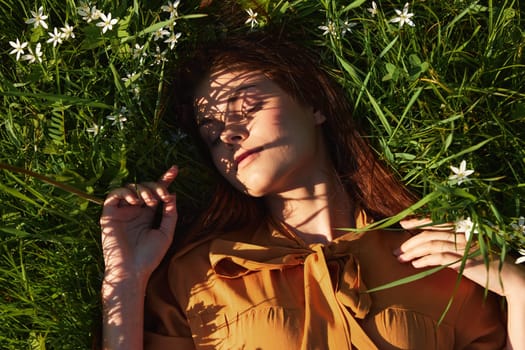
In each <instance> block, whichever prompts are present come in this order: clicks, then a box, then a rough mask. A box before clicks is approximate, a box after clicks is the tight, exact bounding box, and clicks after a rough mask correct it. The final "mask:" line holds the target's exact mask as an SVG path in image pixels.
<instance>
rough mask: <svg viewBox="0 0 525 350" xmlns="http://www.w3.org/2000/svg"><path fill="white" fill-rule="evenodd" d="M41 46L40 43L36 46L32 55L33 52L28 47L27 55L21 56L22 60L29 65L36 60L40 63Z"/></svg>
mask: <svg viewBox="0 0 525 350" xmlns="http://www.w3.org/2000/svg"><path fill="white" fill-rule="evenodd" d="M41 48H42V45H41V44H40V43H38V44H36V47H35V52H34V53H33V50H31V48H30V47H29V48H28V49H29V53H28V54H27V55H24V56H22V59H23V60H26V61H29V63H35V61H36V60H38V62H40V63H42V51H41Z"/></svg>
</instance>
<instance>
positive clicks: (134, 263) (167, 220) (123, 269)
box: [100, 166, 178, 284]
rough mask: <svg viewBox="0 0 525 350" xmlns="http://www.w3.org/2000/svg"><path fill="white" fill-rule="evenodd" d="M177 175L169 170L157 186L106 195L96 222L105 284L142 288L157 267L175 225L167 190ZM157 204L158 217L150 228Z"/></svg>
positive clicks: (174, 211) (172, 196)
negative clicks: (131, 283)
mask: <svg viewBox="0 0 525 350" xmlns="http://www.w3.org/2000/svg"><path fill="white" fill-rule="evenodd" d="M177 173H178V169H177V167H175V166H173V167H171V168H170V169H168V170H167V171H166V173H165V174H164V175H162V176H161V178H160V180H159V181H157V182H147V183H143V184H139V185H129V186H127V187H122V188H118V189H115V190H113V191H111V192H110V193H109V194H108V196H107V198H106V200H105V202H104V208H103V210H102V216H101V218H100V226H101V228H102V247H103V253H104V262H105V266H106V281H107V280H108V279H109V280H110V281H113V282H118V281H120V280H124V279H127V278H139V280H140V282H142V283H144V284H145V283H146V282H147V280H148V279H149V277H150V275H151V273H152V272H153V270H154V269H155V268H156V267H157V266H158V265H159V263H160V261H161V260H162V258H163V257H164V254H165V253H166V251H167V250H168V248H169V246H170V244H171V242H172V240H173V235H174V231H175V226H176V222H177V207H176V199H175V194H171V193H169V191H168V189H167V188H168V186H169V185H170V184H171V183H172V182H173V180H175V178H176V177H177ZM159 202H162V217H161V221H160V225H159V227H158V228H154V227H153V220H154V217H155V212H156V210H157V206H158V205H159Z"/></svg>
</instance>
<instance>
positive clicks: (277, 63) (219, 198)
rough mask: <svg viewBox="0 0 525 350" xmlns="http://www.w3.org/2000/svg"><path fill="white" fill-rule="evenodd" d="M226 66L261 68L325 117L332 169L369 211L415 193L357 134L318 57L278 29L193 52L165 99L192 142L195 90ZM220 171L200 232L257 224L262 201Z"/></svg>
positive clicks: (376, 213)
mask: <svg viewBox="0 0 525 350" xmlns="http://www.w3.org/2000/svg"><path fill="white" fill-rule="evenodd" d="M231 65H235V66H239V67H242V68H244V69H249V70H259V71H262V72H264V74H265V75H266V76H267V77H269V78H270V79H271V80H272V81H273V82H274V83H276V84H278V85H279V86H280V88H282V89H283V90H284V91H286V92H287V93H288V94H289V95H290V96H291V97H293V98H294V99H296V101H298V102H300V103H303V104H307V105H309V106H312V107H313V108H314V109H316V110H320V111H321V112H322V113H323V114H324V115H325V116H326V118H327V120H326V122H325V123H324V124H323V132H324V138H325V141H326V143H327V149H328V151H329V152H330V155H331V157H332V162H333V164H334V167H335V169H336V171H337V173H338V175H339V176H340V178H341V181H342V182H343V184H344V185H345V186H346V189H347V192H348V194H349V196H351V198H352V199H353V200H354V202H355V204H356V205H358V206H360V207H361V208H363V209H365V210H366V211H367V213H368V214H369V215H371V216H372V217H374V218H375V219H381V218H385V217H388V216H391V215H394V214H396V213H398V212H399V211H401V210H403V209H405V208H406V207H408V206H409V205H410V204H412V203H413V202H414V199H415V197H414V196H413V195H412V194H411V193H410V192H409V191H408V190H407V189H406V187H404V186H403V185H402V184H401V183H400V182H399V181H398V180H397V179H395V177H394V176H393V175H392V173H391V172H390V171H389V170H387V168H386V167H385V165H383V164H381V162H379V160H378V159H377V157H376V155H375V153H374V151H373V150H372V148H371V147H370V145H369V144H368V142H367V141H365V139H364V138H363V137H362V136H361V133H360V132H359V130H358V127H357V126H356V123H355V121H354V119H353V118H352V115H351V107H350V104H349V102H348V100H347V98H346V96H345V93H344V91H343V90H342V88H341V86H339V84H337V83H336V82H335V81H334V80H333V79H331V78H330V77H329V76H328V74H327V72H326V71H325V70H323V69H322V68H321V67H322V65H321V62H320V59H319V58H318V57H316V55H315V54H313V53H312V52H310V51H309V50H308V49H306V48H305V47H302V46H300V45H297V44H295V43H293V42H291V41H290V40H287V39H285V38H283V37H282V36H281V35H272V34H269V33H252V34H249V35H245V36H244V37H241V38H229V39H228V40H225V41H221V42H216V43H215V44H214V45H210V46H207V47H205V48H200V49H198V50H196V54H195V55H194V56H193V57H192V58H191V60H189V64H187V65H185V66H184V69H183V70H182V71H180V72H179V74H178V75H177V77H176V79H175V81H174V84H173V85H172V91H171V92H172V98H171V99H172V102H174V103H175V108H176V112H175V114H176V120H177V123H178V125H179V126H181V127H183V128H184V129H185V130H186V131H187V132H189V133H190V134H191V135H192V136H194V137H195V138H196V139H197V140H200V137H199V134H198V130H197V126H196V121H195V115H194V108H193V98H194V91H195V88H196V87H197V85H198V84H199V83H200V82H201V81H202V79H203V78H204V77H206V76H207V75H209V74H210V73H211V70H212V69H216V68H218V67H228V66H231ZM199 143H200V144H201V149H202V150H205V151H204V152H205V154H208V151H207V149H206V147H205V146H204V145H203V144H202V142H200V141H199ZM210 164H212V163H211V161H210ZM217 174H218V172H217ZM218 177H219V178H220V180H219V181H218V183H217V188H216V191H215V195H214V196H213V198H212V201H211V203H210V205H209V206H208V209H207V210H206V211H205V213H204V215H203V218H202V221H201V223H200V224H199V226H200V227H199V231H200V232H202V233H203V234H207V233H209V232H211V231H214V232H222V231H228V230H234V229H236V228H240V227H245V226H246V225H254V226H257V225H259V224H260V223H261V222H262V221H264V220H266V219H268V217H267V212H266V210H265V208H264V205H263V203H262V202H261V199H258V198H251V197H248V196H247V195H245V194H243V193H241V192H239V191H237V190H235V189H233V187H232V186H231V185H230V184H229V183H227V182H226V180H224V179H223V178H222V177H221V176H218Z"/></svg>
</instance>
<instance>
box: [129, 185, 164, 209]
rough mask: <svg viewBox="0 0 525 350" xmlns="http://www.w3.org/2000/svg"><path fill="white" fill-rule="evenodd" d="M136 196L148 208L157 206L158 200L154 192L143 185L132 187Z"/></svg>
mask: <svg viewBox="0 0 525 350" xmlns="http://www.w3.org/2000/svg"><path fill="white" fill-rule="evenodd" d="M132 186H133V187H134V188H135V189H136V191H137V194H138V196H139V197H140V198H141V199H142V200H143V201H144V203H145V204H146V205H147V206H149V207H154V206H156V205H157V204H158V200H157V198H156V196H155V194H154V192H153V191H152V190H151V189H150V188H149V187H148V186H146V185H144V184H138V185H132Z"/></svg>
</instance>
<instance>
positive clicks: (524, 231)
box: [510, 216, 525, 234]
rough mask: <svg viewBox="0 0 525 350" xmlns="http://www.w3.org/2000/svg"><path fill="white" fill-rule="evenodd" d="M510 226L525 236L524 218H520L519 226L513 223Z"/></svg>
mask: <svg viewBox="0 0 525 350" xmlns="http://www.w3.org/2000/svg"><path fill="white" fill-rule="evenodd" d="M510 226H511V227H512V228H513V229H514V230H516V231H518V232H519V233H521V234H525V218H524V217H523V216H520V217H519V219H518V224H517V225H516V224H514V223H512V224H510Z"/></svg>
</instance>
